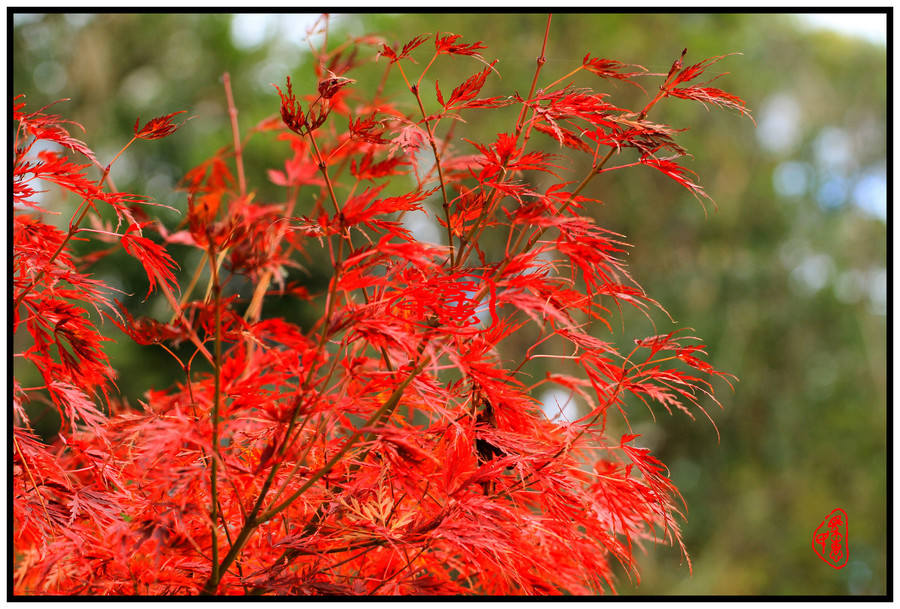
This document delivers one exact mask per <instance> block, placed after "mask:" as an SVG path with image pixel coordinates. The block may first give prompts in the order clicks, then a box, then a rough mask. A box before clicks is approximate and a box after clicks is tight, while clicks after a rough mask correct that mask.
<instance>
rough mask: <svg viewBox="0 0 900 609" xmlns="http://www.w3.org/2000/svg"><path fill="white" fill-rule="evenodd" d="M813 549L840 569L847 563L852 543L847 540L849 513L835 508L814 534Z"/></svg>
mask: <svg viewBox="0 0 900 609" xmlns="http://www.w3.org/2000/svg"><path fill="white" fill-rule="evenodd" d="M812 547H813V550H815V552H816V554H818V555H819V558H821V559H822V560H824V561H825V562H826V563H828V564H829V565H831V566H832V567H834V568H835V569H840V568H841V567H843V566H844V565H846V564H847V559H848V558H849V556H850V544H849V542H848V540H847V513H846V512H844V510H842V509H836V510H833V511H832V512H831V513H830V514H828V517H827V518H825V520H823V521H822V524H820V525H819V528H817V529H816V532H815V533H814V534H813V541H812Z"/></svg>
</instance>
